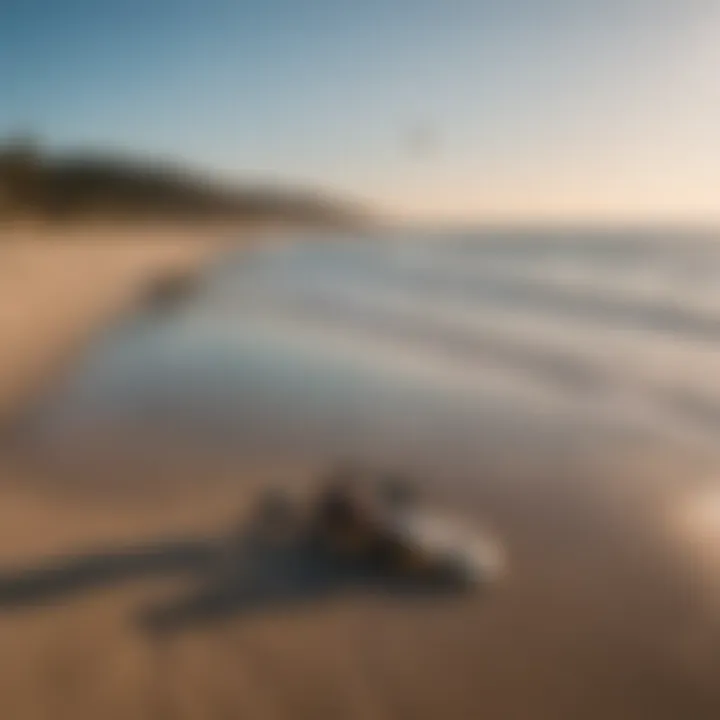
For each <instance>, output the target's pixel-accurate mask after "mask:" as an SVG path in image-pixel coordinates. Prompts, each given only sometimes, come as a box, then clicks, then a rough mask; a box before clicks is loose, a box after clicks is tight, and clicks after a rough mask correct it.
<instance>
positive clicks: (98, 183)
mask: <svg viewBox="0 0 720 720" xmlns="http://www.w3.org/2000/svg"><path fill="white" fill-rule="evenodd" d="M0 217H1V218H10V219H14V218H18V217H19V218H37V219H44V220H49V221H63V220H82V219H89V218H108V219H172V220H176V219H198V220H200V219H212V220H230V221H234V220H237V221H253V222H254V221H260V222H262V221H288V222H301V223H319V224H334V223H340V224H345V223H347V222H351V221H357V220H358V219H359V218H360V217H361V213H360V212H359V211H358V209H357V208H354V207H350V205H349V204H345V203H340V202H337V201H331V200H329V199H327V198H326V197H324V196H323V195H321V194H319V193H315V192H307V191H301V190H284V189H281V188H277V187H255V186H252V187H242V186H240V187H237V186H229V185H224V184H221V183H219V182H217V181H212V180H209V179H206V178H202V177H200V176H198V175H197V174H196V173H193V172H188V171H186V170H184V169H182V168H179V167H175V166H172V165H170V164H167V163H157V162H149V161H147V160H136V159H131V158H126V157H121V156H117V155H103V154H97V153H79V154H72V155H65V156H52V155H49V154H43V153H42V152H41V150H40V148H39V146H38V144H37V143H36V142H35V141H34V140H33V139H32V138H31V137H21V138H16V139H14V140H13V141H11V142H7V143H5V144H2V145H0Z"/></svg>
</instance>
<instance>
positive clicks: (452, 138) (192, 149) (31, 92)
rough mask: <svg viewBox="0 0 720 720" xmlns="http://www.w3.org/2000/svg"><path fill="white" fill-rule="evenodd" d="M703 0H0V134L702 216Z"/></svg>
mask: <svg viewBox="0 0 720 720" xmlns="http://www.w3.org/2000/svg"><path fill="white" fill-rule="evenodd" d="M719 48H720V0H718V1H716V0H495V1H494V2H489V1H488V2H484V1H483V0H252V1H251V0H0V88H2V93H1V98H2V99H1V100H0V135H1V134H3V133H7V132H12V131H13V130H15V129H17V128H30V129H32V130H34V131H36V132H37V133H39V134H40V135H41V136H42V137H43V138H46V139H47V141H48V143H49V144H50V145H51V146H53V147H58V148H65V147H76V146H86V145H91V146H94V147H101V148H118V149H129V150H132V151H134V152H138V153H153V154H157V155H163V156H170V157H173V158H179V159H182V160H185V161H187V162H189V163H191V164H195V165H198V166H199V167H201V168H208V169H211V170H215V171H218V172H220V173H222V174H224V175H229V176H231V177H235V176H236V177H238V178H249V179H258V180H263V181H274V180H277V181H288V182H292V183H311V184H312V185H315V186H319V187H325V188H328V189H330V190H332V191H334V192H336V193H340V194H347V195H350V196H356V197H359V198H362V199H366V200H367V201H369V202H371V203H374V204H376V205H378V206H379V207H382V208H385V209H388V210H390V211H393V212H397V213H399V214H402V215H404V216H409V217H421V218H441V217H442V218H444V217H452V218H457V219H463V220H465V219H474V218H477V219H480V220H482V219H498V218H499V219H512V220H515V219H536V218H537V219H598V218H599V219H609V220H615V219H618V220H624V219H628V218H629V219H635V218H638V219H649V220H657V219H680V220H698V221H706V220H708V219H712V220H715V219H720V202H718V201H719V200H720V49H719Z"/></svg>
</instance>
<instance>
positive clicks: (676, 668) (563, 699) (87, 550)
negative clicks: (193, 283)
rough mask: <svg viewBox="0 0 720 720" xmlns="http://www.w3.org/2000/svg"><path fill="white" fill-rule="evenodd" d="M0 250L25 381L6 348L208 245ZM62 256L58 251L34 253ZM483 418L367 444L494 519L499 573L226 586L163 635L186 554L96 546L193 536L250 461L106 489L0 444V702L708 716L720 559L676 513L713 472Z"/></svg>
mask: <svg viewBox="0 0 720 720" xmlns="http://www.w3.org/2000/svg"><path fill="white" fill-rule="evenodd" d="M2 252H5V253H10V254H8V255H6V257H8V258H14V259H13V262H17V263H18V264H23V266H24V267H26V268H27V271H26V272H27V277H30V275H32V276H33V277H34V278H35V282H34V284H33V283H30V282H24V283H22V284H21V283H19V282H18V283H17V284H16V285H15V286H14V287H13V289H12V297H13V298H14V302H17V301H18V299H19V298H21V297H22V298H24V299H25V305H26V307H27V308H28V311H27V313H28V314H26V315H25V318H26V320H29V319H30V317H31V315H30V310H29V308H31V307H32V308H36V309H34V310H33V311H32V312H33V313H36V314H35V315H32V317H33V322H32V323H29V322H24V323H18V322H17V321H12V318H9V316H8V318H9V319H7V320H4V322H5V326H3V329H2V331H1V332H2V333H3V334H4V336H5V337H13V338H18V339H17V341H16V342H14V343H13V347H14V348H15V349H14V350H13V353H14V354H13V355H12V356H11V359H8V360H7V362H6V363H5V364H4V368H5V369H3V371H2V372H3V376H2V377H3V378H11V376H12V374H13V372H14V373H16V375H15V376H14V377H16V378H20V377H22V378H28V379H27V380H24V382H23V385H22V386H23V387H25V386H30V385H32V383H33V382H36V381H37V379H39V378H41V377H43V376H44V372H40V371H38V370H37V369H35V370H33V373H35V374H32V376H31V375H30V374H29V373H28V370H27V369H21V368H27V367H30V368H39V367H42V368H45V367H47V366H48V364H49V365H52V363H53V362H54V361H55V358H57V357H59V356H60V355H57V354H56V353H60V354H61V355H63V356H64V355H65V353H66V352H67V348H70V347H72V346H73V344H74V343H75V342H76V341H77V338H80V337H87V333H88V330H89V329H90V328H91V327H94V326H95V324H96V323H97V321H98V320H100V319H101V318H104V317H108V315H107V313H108V311H110V312H111V313H114V312H115V311H116V309H117V308H119V307H120V306H121V305H122V304H123V303H125V302H126V301H127V300H126V299H127V297H128V294H132V288H134V287H136V283H137V282H138V280H139V278H140V277H145V276H146V275H145V274H146V273H148V272H154V271H155V268H157V267H159V266H162V267H164V266H165V263H166V262H168V261H172V262H196V261H197V259H198V258H199V257H203V256H204V255H205V254H206V253H207V252H208V250H207V247H192V246H188V245H177V246H176V245H173V246H168V245H166V244H163V243H159V244H158V245H157V246H155V245H153V244H152V243H150V242H145V243H143V244H141V245H137V246H130V247H129V248H128V246H127V245H124V244H122V243H118V244H117V245H115V244H110V245H107V246H103V247H102V248H100V247H93V248H89V247H87V246H86V245H83V244H71V245H68V246H62V247H58V248H53V249H52V251H50V252H48V253H44V252H43V253H42V258H41V259H33V252H37V250H36V249H35V248H32V247H31V248H30V249H20V248H11V249H5V248H3V249H2ZM13 253H16V254H13ZM60 257H63V258H64V259H66V261H67V264H66V265H64V266H63V267H64V269H63V270H62V271H61V270H60V265H59V264H58V263H57V262H54V261H53V258H60ZM69 258H72V261H71V260H70V259H69ZM71 263H72V264H71ZM80 265H82V266H83V268H88V267H92V268H93V272H92V273H90V272H87V276H88V277H90V276H92V277H93V278H94V279H95V280H94V281H93V286H90V287H89V286H87V285H86V284H85V283H82V284H81V283H78V282H77V277H78V273H79V270H78V268H79V267H80ZM6 267H7V264H6ZM13 275H14V274H13ZM8 277H9V276H8ZM95 283H96V284H95ZM7 287H9V286H8V285H7V284H5V285H4V286H3V287H2V292H8V291H7V290H6V288H7ZM78 288H79V289H80V290H81V291H82V294H76V293H77V292H78ZM8 297H9V295H8ZM58 297H63V303H62V304H60V303H59V302H57V301H56V300H57V298H58ZM28 327H32V331H30V330H28ZM45 327H47V328H52V331H51V332H50V331H48V332H41V329H42V328H45ZM6 328H7V329H6ZM5 333H6V334H5ZM12 333H15V335H12ZM66 343H67V344H66ZM37 358H42V359H37ZM13 363H15V365H16V367H15V369H14V370H13V368H12V364H13ZM31 363H32V364H31ZM30 377H32V382H31V381H30V380H29V378H30ZM18 382H19V381H14V382H13V381H11V380H10V379H8V380H7V381H6V383H7V385H8V386H13V387H20V386H19V385H18V384H17V383H18ZM26 384H27V385H26ZM6 396H7V397H13V398H15V397H16V396H15V395H14V394H13V392H8V394H7V395H6ZM8 402H9V401H8ZM492 427H495V428H496V429H495V432H494V433H493V432H490V427H489V428H488V433H487V434H483V433H480V432H477V428H475V430H476V432H474V433H473V432H470V431H469V430H468V431H467V436H466V437H465V438H458V437H457V435H456V434H453V433H452V432H450V431H449V430H447V429H446V430H445V434H446V435H447V437H445V438H443V437H440V436H438V437H436V438H435V442H434V443H433V444H432V446H431V445H428V444H427V443H423V442H422V438H423V437H425V436H424V434H423V433H431V432H432V425H428V426H427V427H425V426H422V425H416V426H415V430H416V432H417V434H416V435H412V434H411V436H409V437H405V438H404V439H403V441H402V442H400V441H398V442H397V443H392V442H390V440H388V446H390V445H393V446H395V445H397V446H398V447H399V448H400V449H398V447H393V448H392V450H393V451H392V452H388V453H387V458H386V459H388V460H393V461H398V460H399V459H404V461H405V462H406V466H407V467H408V468H409V469H410V470H414V471H416V472H418V473H419V474H420V476H421V477H422V478H424V479H427V486H428V487H429V488H430V492H431V494H432V496H433V497H435V498H437V501H438V502H443V503H447V504H448V505H449V506H451V507H452V508H454V509H455V510H461V509H462V510H463V511H464V512H466V513H467V514H469V515H470V516H472V517H478V518H490V519H491V522H492V526H493V527H494V528H495V529H496V530H497V532H498V534H499V535H500V536H501V537H502V538H503V539H504V540H505V542H506V544H507V548H508V551H509V554H510V558H511V565H510V573H509V575H508V576H507V578H506V579H505V580H504V581H503V582H502V584H500V585H499V586H498V587H496V588H493V589H492V590H490V591H488V592H485V593H480V594H478V595H471V596H467V597H447V598H438V597H433V596H424V595H423V594H417V595H414V596H412V597H408V596H402V595H400V596H398V595H393V594H392V593H388V592H384V591H383V592H381V591H379V590H376V591H374V592H373V591H372V590H371V589H362V590H357V591H349V592H345V593H340V594H338V595H337V596H335V595H330V596H328V597H316V598H312V599H311V600H310V601H303V602H301V601H297V602H295V601H293V600H292V599H291V600H290V601H288V602H284V603H282V604H281V606H280V607H274V606H270V605H268V607H259V608H253V609H252V611H249V610H247V608H245V609H243V607H241V606H238V607H236V608H234V610H235V612H233V608H232V607H231V608H230V612H228V613H223V614H218V615H217V616H216V617H214V618H210V619H209V620H210V621H208V618H205V617H198V618H197V621H196V622H190V623H189V624H188V625H187V627H184V628H182V630H181V631H179V632H177V633H174V634H171V635H169V636H167V637H163V638H158V637H154V636H150V635H148V634H147V633H145V632H144V631H143V630H142V629H141V627H140V626H139V625H138V623H137V621H136V620H137V613H138V611H139V610H142V609H143V608H147V607H149V606H151V605H154V604H157V603H164V602H168V603H170V604H172V603H173V602H174V601H175V600H177V599H182V598H183V597H185V596H186V594H187V593H191V594H192V593H193V592H195V591H196V590H197V589H198V585H199V584H201V580H199V579H198V575H197V573H196V572H194V570H195V569H196V568H195V565H194V563H193V562H190V561H189V560H188V561H187V562H185V561H183V562H181V563H180V566H181V567H180V569H179V570H178V569H177V567H175V565H173V564H172V563H170V564H169V565H168V566H167V567H166V566H165V565H163V563H159V564H158V565H157V566H156V565H153V568H156V569H157V572H155V571H154V570H152V569H151V571H150V572H146V571H143V572H137V571H136V570H137V567H136V565H135V564H134V561H133V562H129V561H127V560H125V561H123V562H124V563H125V565H123V567H121V569H120V570H119V571H118V570H117V569H116V571H113V572H110V573H108V570H107V565H108V557H109V558H110V559H111V560H112V558H115V560H114V561H113V562H115V564H116V565H115V567H116V568H117V553H123V554H124V555H129V556H130V557H131V558H132V556H133V554H134V553H135V550H134V549H137V548H138V547H141V548H144V549H145V550H147V548H148V547H150V548H155V550H156V551H157V549H158V548H163V547H166V546H167V544H168V543H170V544H171V545H172V546H173V547H179V546H182V547H183V548H186V546H187V543H190V544H191V545H192V546H193V547H194V548H195V550H196V551H198V549H199V548H202V547H205V545H203V543H207V542H210V543H212V541H213V539H216V538H218V537H220V536H222V534H223V533H224V532H227V531H228V530H230V529H231V528H232V527H233V524H234V523H236V522H237V521H238V519H239V517H238V516H242V513H243V512H244V511H245V510H247V509H248V507H249V505H250V503H251V500H252V496H253V492H254V490H255V489H256V487H257V486H258V485H259V484H261V483H262V482H263V481H265V480H267V479H268V473H267V469H266V470H265V471H264V472H263V473H255V474H254V473H253V471H251V470H248V469H245V471H244V472H245V474H246V476H245V477H242V478H238V477H237V472H234V471H233V472H234V477H233V478H232V480H233V481H232V482H228V481H227V478H225V477H224V476H223V475H222V473H221V472H219V471H218V472H217V474H215V473H216V471H215V469H208V476H207V478H204V481H203V482H202V484H200V485H198V484H195V485H194V487H193V486H187V485H182V486H181V487H176V488H173V487H172V486H170V487H168V486H164V487H163V492H161V493H155V492H143V487H142V485H133V487H132V492H128V493H125V494H121V495H118V494H117V493H110V492H109V493H108V494H107V495H106V496H103V493H102V487H103V483H102V481H100V482H98V483H97V484H95V485H94V486H93V487H92V488H91V489H89V490H82V491H78V490H77V489H76V490H73V491H72V492H69V491H66V489H65V488H64V487H62V486H58V484H57V483H58V482H59V479H58V478H54V477H53V476H52V475H49V476H48V477H47V478H43V479H42V482H41V481H40V479H39V478H37V477H31V476H30V475H29V474H28V473H30V472H31V471H30V470H29V469H28V466H27V465H24V464H17V463H12V464H10V463H8V464H6V467H5V469H4V471H3V477H2V490H1V491H0V492H2V501H1V502H0V553H1V557H2V569H1V570H0V605H1V607H0V638H2V643H1V646H0V698H2V703H3V710H4V713H6V714H7V716H8V717H11V718H18V720H25V719H26V718H27V719H28V720H29V719H31V718H33V719H34V718H74V719H82V718H91V717H92V718H94V717H100V716H102V717H108V718H130V717H132V718H221V717H222V718H230V717H232V718H237V717H248V718H259V719H261V720H262V719H263V718H293V719H297V718H308V719H311V718H328V719H329V718H368V719H370V718H380V719H384V718H388V719H391V718H392V719H395V718H401V719H405V718H407V719H411V718H419V719H423V718H475V717H493V718H518V719H520V718H533V719H537V718H547V719H548V720H549V719H551V718H552V719H560V718H568V719H570V718H590V719H592V718H598V719H600V718H609V717H612V718H632V719H635V718H637V719H645V718H648V719H651V718H652V720H658V719H659V720H662V719H664V718H668V719H670V718H698V719H704V718H708V720H709V719H710V718H716V717H718V716H719V715H720V688H718V685H717V682H716V679H717V667H718V663H719V661H720V653H719V651H718V648H719V647H720V645H719V644H718V643H719V642H720V635H719V634H718V631H719V629H720V627H719V625H718V618H719V617H720V616H719V614H718V604H717V602H716V601H717V599H718V598H720V596H716V588H714V587H713V586H712V583H711V582H709V579H710V578H712V576H713V573H716V572H717V571H718V567H719V566H718V565H717V563H716V559H715V558H714V556H713V555H712V552H709V554H708V555H705V554H703V551H702V548H701V545H702V542H700V541H699V540H698V539H697V537H694V536H693V535H692V533H685V530H686V529H687V528H686V527H685V526H684V524H683V523H684V522H685V520H684V518H685V516H684V515H683V503H685V502H686V499H687V498H688V497H690V496H692V493H693V492H694V491H697V494H698V496H699V497H701V496H702V493H703V492H705V491H707V492H708V493H713V492H714V491H715V488H714V486H713V484H712V479H710V480H708V478H707V476H706V475H705V473H706V472H707V465H705V464H703V463H700V462H698V463H697V465H695V466H694V465H693V464H692V463H691V462H690V460H689V459H688V458H687V457H683V456H681V455H679V454H678V453H677V452H674V451H672V450H671V449H670V448H666V449H664V448H661V447H657V446H650V445H643V444H642V443H625V444H623V443H619V442H617V439H616V438H608V439H607V440H603V441H602V442H593V443H591V444H587V443H583V442H580V441H578V437H580V438H581V437H583V432H582V427H580V428H579V429H578V433H577V436H573V435H570V434H568V432H566V429H563V428H562V427H561V426H558V427H553V424H552V422H549V421H547V420H543V419H542V417H539V418H538V420H537V423H535V424H533V425H531V427H530V428H529V429H528V428H526V429H525V430H524V431H523V432H518V433H517V434H516V435H514V436H513V435H512V434H510V433H506V432H504V430H508V429H511V428H513V424H512V422H511V421H508V424H507V425H503V423H502V421H501V418H500V416H499V415H498V416H497V417H496V418H495V420H494V425H493V426H492ZM516 429H517V428H516ZM438 435H442V432H438ZM428 437H429V435H428ZM461 441H465V442H474V443H475V444H474V446H473V447H472V452H470V451H468V452H465V453H463V452H461V451H460V447H461ZM331 455H332V453H324V454H322V455H320V454H318V455H317V456H316V457H312V456H310V457H304V458H303V462H302V463H301V462H299V461H298V463H297V466H295V467H293V463H289V462H283V461H282V460H281V461H279V462H278V466H277V468H274V469H273V473H280V472H286V473H288V474H289V475H290V476H294V477H293V480H295V479H298V478H300V479H308V478H309V477H310V476H311V473H312V472H313V471H314V470H315V469H317V468H319V467H323V466H324V464H326V463H327V462H328V461H329V460H330V459H331ZM290 457H292V456H290ZM378 459H384V458H383V455H382V453H380V454H379V455H378ZM453 460H454V462H453ZM283 465H285V467H283ZM110 470H111V468H108V471H110ZM230 470H231V471H232V470H233V469H232V468H230ZM222 472H224V473H227V472H228V468H224V469H223V471H222ZM272 477H273V479H274V478H275V477H276V475H275V474H273V476H272ZM282 477H285V476H282ZM688 513H690V514H688V516H687V518H686V520H687V523H688V527H690V526H692V524H693V518H692V517H691V508H689V507H688ZM183 543H185V544H183ZM178 544H180V545H178ZM710 549H711V550H712V547H711V548H710ZM108 553H110V555H108ZM135 554H136V553H135ZM88 557H89V558H90V562H89V563H88ZM186 560H187V558H186ZM703 563H707V564H706V565H705V564H703ZM111 564H112V563H111ZM201 564H202V563H201ZM78 567H79V568H80V570H78ZM88 568H89V569H88ZM168 568H169V569H168ZM166 570H167V572H166ZM38 572H40V573H41V575H40V577H41V578H44V580H43V581H42V582H36V580H35V579H36V578H37V577H38ZM43 572H45V573H47V572H49V573H50V575H49V576H48V575H47V574H45V575H42V573H43ZM48 577H49V578H50V580H48V579H47V578H48ZM121 581H122V582H121ZM23 588H24V590H23ZM20 590H23V592H20Z"/></svg>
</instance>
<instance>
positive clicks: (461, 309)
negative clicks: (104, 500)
mask: <svg viewBox="0 0 720 720" xmlns="http://www.w3.org/2000/svg"><path fill="white" fill-rule="evenodd" d="M718 369H720V239H718V238H717V237H715V236H713V235H710V234H691V233H670V232H664V233H660V232H657V233H654V232H649V231H648V232H644V233H638V232H635V233H632V232H627V233H620V232H615V233H611V232H599V231H595V232H585V233H580V232H576V233H572V232H569V231H566V232H556V233H550V232H547V231H545V232H539V231H538V232H535V233H533V232H530V231H525V232H515V233H512V232H496V233H490V232H463V233H426V234H409V233H404V234H400V233H395V234H388V235H368V236H365V237H358V238H343V241H342V242H337V243H335V242H332V241H331V242H328V240H327V239H314V238H312V237H304V238H300V239H291V240H288V241H279V242H277V243H276V244H274V245H272V246H269V247H265V248H260V249H256V250H252V251H244V252H237V253H234V254H230V255H228V256H226V257H223V258H222V259H220V260H219V261H218V262H217V263H216V264H215V265H214V266H213V267H212V268H210V269H209V271H208V272H207V273H206V276H205V277H204V278H203V282H202V284H201V287H200V289H199V291H198V292H197V293H196V294H195V295H194V296H193V297H191V298H189V299H188V300H186V301H185V302H183V303H181V304H180V305H179V306H177V307H176V308H174V309H172V310H168V311H167V312H165V313H150V314H148V316H140V317H136V318H132V319H129V320H127V321H126V323H125V325H124V326H123V327H122V328H120V329H119V330H118V331H117V332H114V333H109V335H108V336H107V339H106V340H105V341H103V342H102V343H98V345H97V347H95V348H94V349H92V350H91V351H90V352H89V353H88V354H87V356H86V357H85V358H84V359H83V361H82V362H81V364H80V366H79V368H78V371H77V372H76V373H75V374H74V375H73V377H71V378H70V379H69V381H68V382H67V383H66V384H65V385H64V387H63V388H61V390H60V391H59V392H58V393H57V394H56V395H55V396H54V397H53V398H51V401H50V402H49V403H48V406H47V408H46V413H45V416H44V419H43V423H42V424H41V425H42V435H43V437H44V438H46V440H48V442H49V443H50V444H51V445H52V444H54V446H56V447H63V448H65V452H66V455H71V454H72V453H70V451H69V450H68V448H71V447H73V443H72V438H73V437H74V438H77V439H78V442H79V443H81V445H82V446H83V447H84V448H85V449H86V450H87V449H88V448H89V447H92V448H95V449H96V450H97V449H98V448H100V447H103V448H105V449H108V448H110V447H113V446H115V447H122V448H123V453H124V454H125V455H127V453H128V452H131V450H132V449H133V448H136V447H139V446H140V445H142V446H143V447H145V448H147V447H148V446H151V445H152V446H154V447H156V448H162V447H163V442H164V443H166V444H168V443H170V444H172V445H173V446H174V447H176V448H177V447H178V446H181V447H183V448H185V449H187V448H189V447H192V448H194V449H195V450H197V451H198V452H201V453H204V456H206V457H207V456H218V457H219V456H221V455H223V454H225V455H226V456H232V457H234V456H235V455H236V454H238V453H239V454H242V456H243V457H245V458H248V457H253V458H256V459H257V458H263V457H268V456H272V457H277V456H278V454H280V455H284V456H287V457H301V456H304V455H308V456H317V455H318V454H320V455H326V456H327V457H328V458H330V457H332V456H336V457H355V458H365V457H376V456H382V457H392V458H393V459H394V460H397V461H398V462H401V461H403V460H407V459H408V457H409V456H417V455H418V454H421V455H422V454H425V453H426V452H434V453H435V455H436V456H437V455H438V454H440V455H442V457H443V458H445V459H446V460H447V458H448V457H453V458H462V457H465V458H466V459H467V460H468V461H471V460H472V457H473V454H474V453H475V452H477V451H478V448H483V447H485V445H486V444H488V443H489V444H490V445H491V446H493V447H497V444H498V443H501V444H505V445H508V444H512V445H513V447H523V444H524V446H525V447H526V448H527V452H533V451H538V452H540V451H541V448H543V447H546V448H554V451H557V448H558V446H561V447H562V446H563V444H564V446H565V447H567V446H568V445H570V444H577V443H579V444H580V445H582V446H583V447H585V446H587V447H588V448H592V447H595V446H598V447H600V446H601V445H602V443H606V442H609V441H610V439H611V438H612V439H614V440H613V441H614V442H616V443H620V444H621V445H622V446H623V447H624V446H627V444H628V443H637V444H640V445H642V446H643V447H644V448H648V447H649V448H652V447H653V445H656V446H657V447H658V448H659V449H660V448H662V449H663V450H664V451H666V450H667V449H668V448H677V450H678V452H682V453H684V454H685V455H687V454H691V455H696V456H697V457H698V458H700V457H702V458H703V459H704V460H705V461H712V458H714V455H715V453H716V449H717V440H718V436H719V433H720V373H719V372H718ZM89 438H95V440H93V441H90V440H89ZM133 443H135V445H133ZM603 447H606V445H604V446H603ZM128 448H130V450H129V449H128ZM166 450H167V448H165V450H163V452H164V451H166ZM421 450H422V452H420V451H421ZM158 452H160V450H158Z"/></svg>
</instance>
